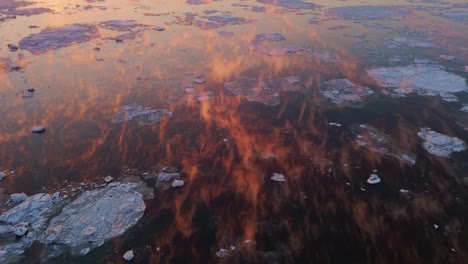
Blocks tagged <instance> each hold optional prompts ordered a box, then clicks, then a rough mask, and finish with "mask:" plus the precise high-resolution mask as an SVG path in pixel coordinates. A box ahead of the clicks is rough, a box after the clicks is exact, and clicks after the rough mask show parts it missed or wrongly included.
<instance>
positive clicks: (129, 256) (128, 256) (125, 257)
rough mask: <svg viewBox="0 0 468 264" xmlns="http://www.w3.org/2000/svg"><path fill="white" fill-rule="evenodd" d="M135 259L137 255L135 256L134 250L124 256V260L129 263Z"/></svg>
mask: <svg viewBox="0 0 468 264" xmlns="http://www.w3.org/2000/svg"><path fill="white" fill-rule="evenodd" d="M134 257H135V255H134V254H133V250H129V251H127V252H125V254H124V255H123V258H124V259H125V260H127V261H130V260H132V259H133V258H134Z"/></svg>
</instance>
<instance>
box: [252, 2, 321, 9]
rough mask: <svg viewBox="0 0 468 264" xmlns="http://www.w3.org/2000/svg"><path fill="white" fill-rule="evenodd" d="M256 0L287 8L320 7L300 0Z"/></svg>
mask: <svg viewBox="0 0 468 264" xmlns="http://www.w3.org/2000/svg"><path fill="white" fill-rule="evenodd" d="M257 2H259V3H263V4H269V5H274V6H279V7H284V8H287V9H315V8H318V7H320V6H319V5H316V4H313V3H309V2H305V1H302V0H257Z"/></svg>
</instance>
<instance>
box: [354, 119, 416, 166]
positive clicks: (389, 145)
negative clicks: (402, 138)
mask: <svg viewBox="0 0 468 264" xmlns="http://www.w3.org/2000/svg"><path fill="white" fill-rule="evenodd" d="M350 130H351V132H352V133H353V134H354V135H355V136H356V143H357V144H358V145H359V146H362V147H365V148H367V149H370V150H372V151H375V152H377V153H380V154H383V155H388V156H392V157H395V158H397V159H398V160H400V161H402V162H405V163H407V164H409V165H414V164H415V163H416V155H415V154H413V153H411V152H409V151H406V150H404V149H403V148H402V147H400V146H399V145H398V144H397V143H396V142H395V141H394V140H393V139H392V138H391V137H390V136H389V135H387V134H385V133H383V132H380V131H378V130H377V129H375V128H374V127H372V126H370V125H352V126H350Z"/></svg>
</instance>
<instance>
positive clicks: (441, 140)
mask: <svg viewBox="0 0 468 264" xmlns="http://www.w3.org/2000/svg"><path fill="white" fill-rule="evenodd" d="M418 136H419V137H420V138H421V139H422V140H424V142H423V147H424V149H426V150H427V152H429V153H431V154H432V155H435V156H439V157H445V158H448V157H449V156H450V154H452V153H453V152H461V151H464V150H465V149H466V145H465V142H463V141H462V140H460V139H459V138H457V137H450V136H447V135H444V134H442V133H438V132H435V131H433V130H432V129H430V128H428V127H424V128H421V130H420V131H419V132H418Z"/></svg>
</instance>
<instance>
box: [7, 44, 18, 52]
mask: <svg viewBox="0 0 468 264" xmlns="http://www.w3.org/2000/svg"><path fill="white" fill-rule="evenodd" d="M7 47H8V48H9V49H10V51H17V50H18V46H17V45H15V44H8V45H7Z"/></svg>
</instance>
